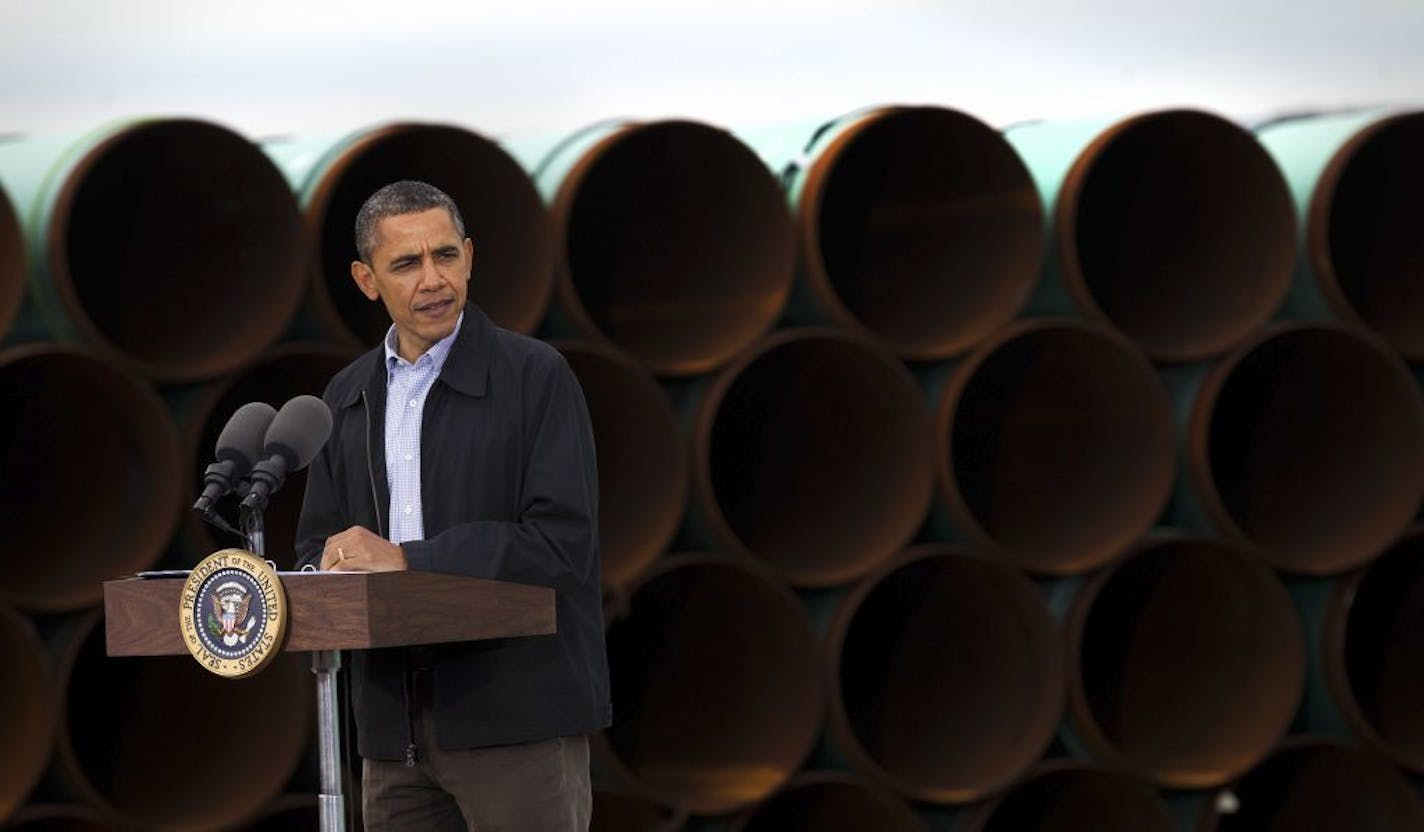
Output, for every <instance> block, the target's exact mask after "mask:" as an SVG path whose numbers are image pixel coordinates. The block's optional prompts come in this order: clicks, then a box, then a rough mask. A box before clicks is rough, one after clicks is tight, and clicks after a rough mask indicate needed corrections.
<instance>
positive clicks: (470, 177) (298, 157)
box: [262, 122, 555, 347]
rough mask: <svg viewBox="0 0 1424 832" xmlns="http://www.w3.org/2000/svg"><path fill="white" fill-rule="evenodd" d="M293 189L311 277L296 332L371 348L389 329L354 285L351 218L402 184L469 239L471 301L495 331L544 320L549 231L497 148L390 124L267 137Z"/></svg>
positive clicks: (450, 129)
mask: <svg viewBox="0 0 1424 832" xmlns="http://www.w3.org/2000/svg"><path fill="white" fill-rule="evenodd" d="M262 149H263V150H264V151H265V152H266V153H267V154H268V156H270V157H271V158H272V159H273V160H274V161H275V162H276V163H277V165H278V167H280V168H281V169H282V171H283V172H284V173H285V174H286V176H287V180H288V181H289V182H290V183H291V187H292V188H293V189H295V190H296V192H297V195H298V198H299V199H300V202H301V209H302V212H303V214H304V216H305V219H306V227H307V234H308V238H309V244H310V245H311V246H312V249H311V253H310V261H311V268H312V269H313V277H312V279H311V281H310V291H309V293H308V297H307V304H306V307H305V309H304V314H303V318H302V321H301V322H300V323H299V329H301V330H304V331H305V334H307V335H310V336H320V337H322V338H325V339H328V340H334V341H339V342H342V343H344V344H347V345H351V346H363V347H364V346H370V345H371V344H374V343H376V342H377V341H379V340H380V338H381V336H382V335H384V334H385V331H386V329H387V327H389V326H390V317H389V316H388V315H387V313H386V310H385V308H384V307H383V306H382V305H381V304H380V303H379V302H372V301H369V300H367V299H366V298H365V297H364V296H363V295H361V293H360V292H359V291H357V289H356V286H355V285H354V283H353V282H352V278H351V262H352V261H353V260H355V259H356V257H357V254H356V243H355V233H354V229H355V222H356V212H357V211H358V210H359V209H360V207H361V204H362V203H363V202H365V200H366V198H367V197H369V196H370V195H371V194H372V193H374V192H375V191H376V190H377V189H378V188H380V187H382V186H384V185H388V184H390V183H391V182H394V181H397V180H400V179H417V180H421V181H425V182H429V183H430V184H432V185H434V186H435V187H437V188H440V189H441V190H442V191H444V192H445V193H447V194H449V195H450V197H451V199H453V200H455V204H456V205H457V206H459V208H460V213H461V215H462V217H463V219H464V222H465V231H466V233H467V234H468V235H469V236H470V238H471V239H472V240H473V241H474V244H475V258H474V267H473V270H472V274H471V278H470V289H469V296H470V298H471V299H472V300H473V301H474V302H475V303H477V304H478V305H479V306H480V308H481V309H483V310H484V311H485V312H486V313H488V314H489V315H490V317H491V318H493V319H494V321H495V322H496V323H498V324H499V325H501V326H503V327H505V328H507V329H511V330H514V331H517V332H523V333H530V332H533V331H534V330H535V329H537V328H538V326H539V322H540V321H541V320H543V318H544V313H545V309H546V307H547V305H548V302H549V296H550V292H551V291H552V289H553V280H554V271H553V268H554V258H555V250H554V235H553V227H552V225H551V223H550V221H549V216H548V213H547V211H545V209H544V206H543V205H542V204H541V203H540V201H539V195H538V193H537V192H536V191H535V189H534V186H533V184H532V183H531V182H530V180H529V177H528V175H526V174H525V173H524V171H523V170H521V169H520V167H519V165H518V164H517V163H516V162H515V161H514V160H513V159H512V158H511V157H510V156H509V155H508V154H507V153H506V152H505V151H504V150H502V149H501V148H500V146H499V145H497V144H495V143H494V142H493V141H491V140H490V139H487V138H485V137H484V136H481V135H478V134H476V133H473V132H471V131H469V130H465V129H463V128H460V127H455V126H451V125H445V124H419V123H411V122H404V123H395V124H386V125H381V126H377V127H371V128H366V129H362V130H358V131H356V132H353V133H349V134H347V135H344V136H339V137H331V136H326V137H320V136H318V137H310V138H302V139H273V140H269V141H267V142H264V144H263V148H262Z"/></svg>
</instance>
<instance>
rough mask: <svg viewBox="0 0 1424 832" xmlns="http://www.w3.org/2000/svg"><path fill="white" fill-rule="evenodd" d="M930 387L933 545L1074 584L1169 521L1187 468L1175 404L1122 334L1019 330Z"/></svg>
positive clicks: (1097, 329)
mask: <svg viewBox="0 0 1424 832" xmlns="http://www.w3.org/2000/svg"><path fill="white" fill-rule="evenodd" d="M921 381H922V383H924V384H926V385H927V386H929V387H930V389H931V391H933V392H936V393H937V395H936V405H935V410H934V414H933V417H932V418H933V428H934V440H935V446H934V457H933V461H934V470H935V482H936V486H937V494H938V499H937V500H936V501H935V506H934V510H933V513H932V515H931V519H930V533H931V535H932V536H935V537H938V538H946V537H947V538H951V539H965V540H969V541H972V543H973V544H974V545H975V546H976V547H978V548H980V549H982V550H985V551H988V552H992V553H994V554H995V555H998V556H1001V557H1003V558H1005V559H1006V560H1009V561H1010V562H1013V563H1016V564H1018V565H1020V566H1022V567H1023V568H1025V569H1027V570H1029V571H1031V572H1034V573H1036V574H1043V575H1067V574H1073V573H1076V572H1083V571H1087V570H1089V569H1093V568H1095V567H1097V566H1100V565H1101V564H1103V563H1106V562H1107V561H1109V560H1111V559H1112V558H1114V557H1116V556H1117V555H1119V554H1120V553H1121V552H1122V551H1124V549H1126V547H1127V546H1129V545H1130V544H1131V543H1132V542H1133V541H1134V540H1136V539H1137V538H1138V537H1140V536H1141V535H1142V534H1143V533H1144V532H1146V531H1147V530H1148V529H1150V528H1151V527H1152V525H1153V524H1154V523H1155V522H1156V521H1157V519H1158V517H1159V516H1160V515H1161V513H1162V509H1163V507H1164V506H1165V505H1166V503H1167V500H1168V496H1169V494H1170V493H1171V487H1172V480H1173V476H1174V470H1175V466H1176V460H1175V457H1174V447H1173V431H1172V416H1171V405H1170V402H1169V399H1168V396H1167V392H1166V390H1165V389H1164V388H1163V386H1162V383H1161V381H1160V380H1159V379H1158V377H1157V375H1156V374H1155V373H1154V372H1153V368H1152V365H1151V363H1150V362H1148V360H1147V358H1146V356H1144V355H1143V354H1142V351H1141V350H1140V349H1139V348H1138V347H1137V346H1136V345H1135V344H1133V343H1132V342H1131V341H1129V340H1128V339H1127V338H1126V337H1124V336H1123V335H1122V334H1120V333H1118V332H1117V331H1115V330H1113V329H1112V328H1111V327H1109V326H1107V325H1105V324H1101V323H1097V322H1093V321H1083V320H1074V319H1026V320H1019V321H1015V322H1014V323H1012V324H1010V325H1009V326H1007V327H1004V328H1003V329H1001V330H999V331H997V332H995V333H994V334H993V335H992V336H990V337H989V338H988V339H987V340H985V341H984V342H983V343H981V344H980V345H979V346H978V347H976V348H975V349H974V351H973V352H971V353H970V354H969V355H968V356H967V357H965V358H964V359H963V360H961V361H958V362H953V363H952V367H951V368H949V369H947V370H945V369H934V370H930V371H927V372H923V373H921Z"/></svg>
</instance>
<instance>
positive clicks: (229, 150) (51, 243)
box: [0, 119, 304, 382]
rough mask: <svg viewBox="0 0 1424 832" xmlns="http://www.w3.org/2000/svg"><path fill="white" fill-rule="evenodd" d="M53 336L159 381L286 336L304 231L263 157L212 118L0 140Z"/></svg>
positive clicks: (7, 182)
mask: <svg viewBox="0 0 1424 832" xmlns="http://www.w3.org/2000/svg"><path fill="white" fill-rule="evenodd" d="M0 184H3V187H4V189H5V190H6V191H8V192H9V194H10V197H11V199H12V200H13V201H14V202H15V208H16V210H17V211H18V212H19V213H20V215H21V216H22V217H23V218H24V226H25V233H26V241H27V244H28V246H27V247H28V259H29V280H30V283H29V286H30V296H31V298H32V299H33V301H34V303H35V306H36V308H37V310H38V313H39V316H40V317H41V318H42V319H43V323H44V327H45V328H46V330H47V332H45V333H42V336H43V337H48V338H52V339H56V340H62V341H82V342H85V343H88V344H90V345H92V346H94V347H95V348H96V349H98V350H100V351H102V352H104V353H105V354H106V356H108V357H110V358H112V359H114V360H118V361H121V362H123V363H124V365H125V367H126V368H127V369H130V370H133V371H136V372H139V373H141V374H143V375H146V376H148V377H150V378H153V379H156V380H159V381H168V382H185V381H197V380H201V379H205V378H211V377H213V376H216V375H219V374H221V373H223V372H225V371H227V370H229V369H231V368H232V367H235V366H237V365H239V364H241V363H243V362H244V361H246V360H248V359H250V358H251V357H252V356H254V355H256V354H257V353H259V352H261V351H262V350H263V349H265V348H266V347H267V346H268V345H269V344H271V343H272V342H274V341H275V340H276V339H277V338H278V337H279V336H280V335H281V333H282V332H283V330H284V329H285V328H286V327H287V324H288V322H289V320H290V318H291V316H292V314H293V313H294V312H295V310H296V307H297V303H298V302H299V300H300V297H301V292H302V281H303V277H304V271H303V262H302V243H301V225H300V219H299V216H298V214H297V206H296V202H295V200H294V199H293V198H292V195H291V191H290V190H289V189H288V188H287V186H286V184H285V183H284V182H283V181H282V177H281V175H280V174H279V173H278V172H277V170H276V169H275V168H274V167H273V166H272V164H271V162H270V161H268V160H267V158H266V157H264V156H263V155H262V153H261V152H260V151H259V150H258V149H257V148H256V147H255V146H253V145H252V144H251V143H250V142H248V141H247V140H246V139H244V138H242V137H241V136H238V135H237V134H235V133H232V132H231V131H229V130H227V129H225V128H223V127H219V126H217V125H214V124H210V123H207V122H202V121H195V120H182V119H166V120H165V119H153V120H139V121H124V122H117V123H111V124H108V125H105V126H104V127H102V128H99V129H97V130H95V131H93V132H90V133H87V134H85V135H82V136H77V137H76V136H62V137H40V138H34V139H16V140H12V141H7V142H3V143H0Z"/></svg>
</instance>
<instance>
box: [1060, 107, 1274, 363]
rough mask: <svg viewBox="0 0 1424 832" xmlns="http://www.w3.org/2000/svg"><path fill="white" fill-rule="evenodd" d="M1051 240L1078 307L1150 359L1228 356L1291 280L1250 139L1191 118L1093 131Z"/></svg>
mask: <svg viewBox="0 0 1424 832" xmlns="http://www.w3.org/2000/svg"><path fill="white" fill-rule="evenodd" d="M1053 233H1054V245H1055V247H1056V252H1057V255H1058V262H1059V264H1060V268H1061V270H1062V274H1063V280H1064V283H1065V284H1066V286H1067V288H1068V290H1069V292H1070V294H1071V295H1072V296H1073V299H1074V301H1075V303H1076V305H1077V306H1078V307H1079V309H1081V310H1083V311H1085V312H1087V313H1088V314H1091V315H1093V316H1095V317H1101V318H1102V319H1104V320H1107V321H1110V322H1111V323H1112V324H1113V325H1114V326H1116V327H1118V328H1119V329H1121V330H1122V331H1123V332H1124V333H1126V334H1127V335H1128V337H1130V338H1132V339H1133V340H1134V341H1136V342H1137V343H1138V344H1139V345H1141V347H1142V348H1143V350H1144V351H1146V352H1147V354H1148V355H1150V356H1151V357H1152V358H1154V359H1157V360H1161V361H1196V360H1201V359H1204V358H1208V357H1210V356H1212V355H1216V354H1219V353H1221V352H1223V351H1225V350H1227V349H1230V348H1231V347H1232V346H1234V345H1235V344H1236V343H1238V342H1239V341H1241V339H1243V338H1245V337H1246V335H1247V334H1248V333H1249V332H1250V331H1251V330H1252V329H1253V328H1255V327H1256V326H1258V325H1260V324H1261V323H1262V322H1264V321H1266V320H1268V319H1269V318H1270V317H1271V314H1272V313H1273V312H1274V311H1275V309H1276V307H1277V306H1278V305H1279V304H1280V302H1281V299H1282V298H1283V297H1284V296H1285V292H1286V290H1287V289H1288V288H1289V286H1290V281H1291V276H1292V270H1293V269H1294V267H1295V256H1296V223H1295V208H1294V206H1293V204H1292V202H1291V197H1290V192H1289V190H1288V189H1287V186H1286V181H1285V178H1284V177H1283V176H1282V175H1281V172H1280V170H1279V169H1278V168H1277V167H1276V164H1275V162H1274V161H1273V160H1272V159H1271V156H1270V154H1269V153H1267V151H1266V149H1265V148H1264V147H1262V146H1261V144H1260V143H1259V142H1257V140H1256V138H1255V136H1253V135H1251V133H1250V132H1249V131H1247V130H1246V129H1244V128H1242V127H1240V126H1239V125H1236V124H1234V123H1232V122H1230V121H1227V120H1226V119H1223V118H1219V117H1217V116H1214V115H1210V114H1208V113H1203V112H1198V111H1191V110H1174V111H1166V112H1159V113H1149V114H1146V115H1141V116H1137V117H1135V118H1131V119H1127V120H1126V121H1122V122H1119V123H1118V124H1115V125H1113V126H1112V127H1111V128H1109V129H1108V130H1106V131H1105V132H1103V133H1102V134H1100V135H1099V136H1098V137H1097V138H1096V139H1095V140H1094V141H1093V142H1092V144H1090V145H1089V146H1088V148H1087V149H1086V150H1085V151H1083V153H1082V154H1081V155H1080V156H1079V157H1078V159H1077V160H1076V161H1075V162H1074V164H1073V167H1072V168H1071V169H1070V170H1069V172H1068V175H1067V176H1066V177H1065V179H1064V181H1063V185H1062V187H1061V189H1060V191H1059V195H1058V202H1057V208H1056V219H1055V223H1054V229H1053Z"/></svg>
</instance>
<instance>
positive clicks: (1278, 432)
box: [1188, 323, 1424, 575]
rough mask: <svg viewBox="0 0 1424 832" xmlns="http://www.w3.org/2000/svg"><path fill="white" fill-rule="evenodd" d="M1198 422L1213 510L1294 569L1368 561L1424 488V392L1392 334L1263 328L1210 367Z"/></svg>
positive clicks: (1197, 443)
mask: <svg viewBox="0 0 1424 832" xmlns="http://www.w3.org/2000/svg"><path fill="white" fill-rule="evenodd" d="M1189 431H1190V436H1189V438H1188V441H1189V449H1190V456H1189V459H1190V462H1191V465H1192V475H1193V479H1194V482H1195V485H1196V490H1197V493H1198V494H1199V495H1200V496H1201V497H1202V498H1203V503H1204V505H1205V506H1206V508H1207V510H1208V512H1209V513H1210V514H1211V516H1212V518H1213V520H1214V521H1215V522H1216V524H1217V525H1218V526H1219V527H1221V528H1222V529H1223V530H1224V531H1225V532H1227V533H1228V534H1230V535H1231V536H1232V537H1234V538H1236V539H1238V540H1240V541H1242V542H1243V543H1245V544H1246V545H1249V546H1252V547H1253V548H1255V549H1256V550H1258V551H1259V553H1260V554H1261V556H1262V557H1264V558H1266V559H1267V560H1269V561H1270V562H1271V563H1272V564H1273V565H1274V566H1276V567H1278V568H1280V569H1284V570H1286V571H1290V572H1298V573H1303V574H1308V575H1328V574H1333V573H1336V572H1340V571H1342V570H1344V569H1348V568H1350V567H1352V566H1358V565H1360V564H1362V563H1364V562H1366V561H1367V560H1369V559H1370V558H1372V557H1374V556H1375V555H1376V554H1378V553H1379V552H1381V551H1383V550H1384V549H1385V548H1386V547H1387V546H1388V545H1389V544H1390V543H1391V542H1392V541H1393V540H1394V539H1395V538H1396V537H1398V536H1399V535H1400V534H1401V533H1402V532H1403V531H1404V529H1405V527H1406V526H1407V525H1408V524H1409V522H1410V521H1411V520H1412V519H1413V517H1414V514H1415V512H1416V511H1417V510H1418V508H1419V504H1420V499H1421V496H1424V402H1421V398H1420V392H1419V388H1418V386H1417V385H1416V383H1415V381H1414V379H1413V378H1412V377H1411V376H1410V374H1409V371H1408V369H1407V368H1406V367H1405V365H1404V362H1403V361H1401V360H1400V359H1399V357H1398V356H1396V355H1395V354H1394V353H1393V352H1391V351H1390V350H1389V349H1388V347H1386V346H1385V345H1384V344H1383V343H1382V342H1379V341H1378V340H1377V339H1375V338H1372V337H1369V336H1367V335H1366V334H1364V333H1363V332H1361V331H1358V330H1354V329H1350V328H1346V327H1344V326H1341V325H1337V324H1324V323H1320V324H1296V325H1289V326H1280V327H1275V328H1272V329H1269V330H1265V331H1263V332H1261V333H1259V334H1258V335H1256V336H1254V337H1253V339H1252V341H1251V342H1250V343H1248V344H1246V345H1244V346H1243V347H1242V348H1241V349H1239V350H1238V351H1237V352H1235V353H1233V354H1232V356H1230V357H1229V358H1228V359H1226V360H1225V361H1223V362H1222V363H1221V364H1219V365H1217V367H1216V368H1215V370H1214V371H1213V373H1212V374H1211V375H1209V376H1208V378H1207V381H1206V382H1205V383H1204V385H1203V388H1202V392H1201V393H1200V394H1199V395H1198V397H1197V402H1196V405H1195V408H1194V410H1193V413H1192V418H1191V423H1190V427H1189Z"/></svg>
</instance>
